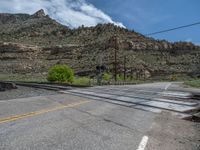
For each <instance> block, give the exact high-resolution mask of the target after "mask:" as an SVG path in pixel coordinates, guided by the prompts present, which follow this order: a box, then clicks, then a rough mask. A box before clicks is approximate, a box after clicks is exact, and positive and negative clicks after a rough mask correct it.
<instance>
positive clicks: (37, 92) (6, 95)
mask: <svg viewBox="0 0 200 150" xmlns="http://www.w3.org/2000/svg"><path fill="white" fill-rule="evenodd" d="M17 87H18V88H17V89H13V90H7V91H4V92H0V100H10V99H16V98H26V97H35V96H46V95H54V94H58V92H55V91H50V90H45V89H37V88H31V87H23V86H17Z"/></svg>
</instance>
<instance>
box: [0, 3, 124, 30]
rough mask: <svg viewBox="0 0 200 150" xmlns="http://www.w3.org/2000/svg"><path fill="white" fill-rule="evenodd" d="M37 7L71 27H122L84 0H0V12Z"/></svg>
mask: <svg viewBox="0 0 200 150" xmlns="http://www.w3.org/2000/svg"><path fill="white" fill-rule="evenodd" d="M39 9H44V10H45V12H46V13H47V14H48V15H49V16H51V17H52V18H54V19H55V20H57V21H58V22H60V23H62V24H65V25H67V26H69V27H72V28H76V27H78V26H81V25H84V26H95V25H96V24H98V23H113V24H115V25H118V26H121V27H124V25H123V24H122V23H119V22H114V21H113V20H112V18H111V17H110V16H108V15H107V14H105V13H104V12H103V11H101V10H99V9H97V8H96V7H95V6H93V5H92V4H89V3H87V2H86V1H85V0H0V12H7V13H28V14H33V13H34V12H36V11H37V10H39Z"/></svg>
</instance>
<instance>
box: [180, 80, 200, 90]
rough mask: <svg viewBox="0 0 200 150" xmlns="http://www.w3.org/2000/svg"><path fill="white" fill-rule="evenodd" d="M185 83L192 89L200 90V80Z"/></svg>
mask: <svg viewBox="0 0 200 150" xmlns="http://www.w3.org/2000/svg"><path fill="white" fill-rule="evenodd" d="M184 83H185V84H186V85H189V86H191V87H195V88H200V79H193V80H189V81H185V82H184Z"/></svg>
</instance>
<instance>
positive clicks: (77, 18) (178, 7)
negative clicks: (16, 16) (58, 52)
mask: <svg viewBox="0 0 200 150" xmlns="http://www.w3.org/2000/svg"><path fill="white" fill-rule="evenodd" d="M41 8H43V9H44V10H45V12H46V13H47V14H48V15H50V16H51V17H52V18H54V19H56V20H57V21H58V22H60V23H62V24H65V25H67V26H69V27H71V28H77V27H78V26H81V25H82V24H83V25H84V26H94V25H96V24H98V23H114V24H115V25H118V26H121V27H124V28H128V29H130V30H135V31H137V32H140V33H142V34H148V33H152V32H156V31H160V30H164V29H169V28H174V27H177V26H182V25H187V24H192V23H195V22H200V0H0V12H4V13H5V12H6V13H29V14H32V13H34V12H36V11H37V10H39V9H41ZM152 37H154V38H156V39H166V40H169V41H188V42H194V43H196V44H198V45H200V25H197V26H193V27H190V28H184V29H181V30H176V31H172V32H167V33H162V34H158V35H152Z"/></svg>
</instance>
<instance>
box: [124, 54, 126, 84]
mask: <svg viewBox="0 0 200 150" xmlns="http://www.w3.org/2000/svg"><path fill="white" fill-rule="evenodd" d="M124 81H126V56H124Z"/></svg>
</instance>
